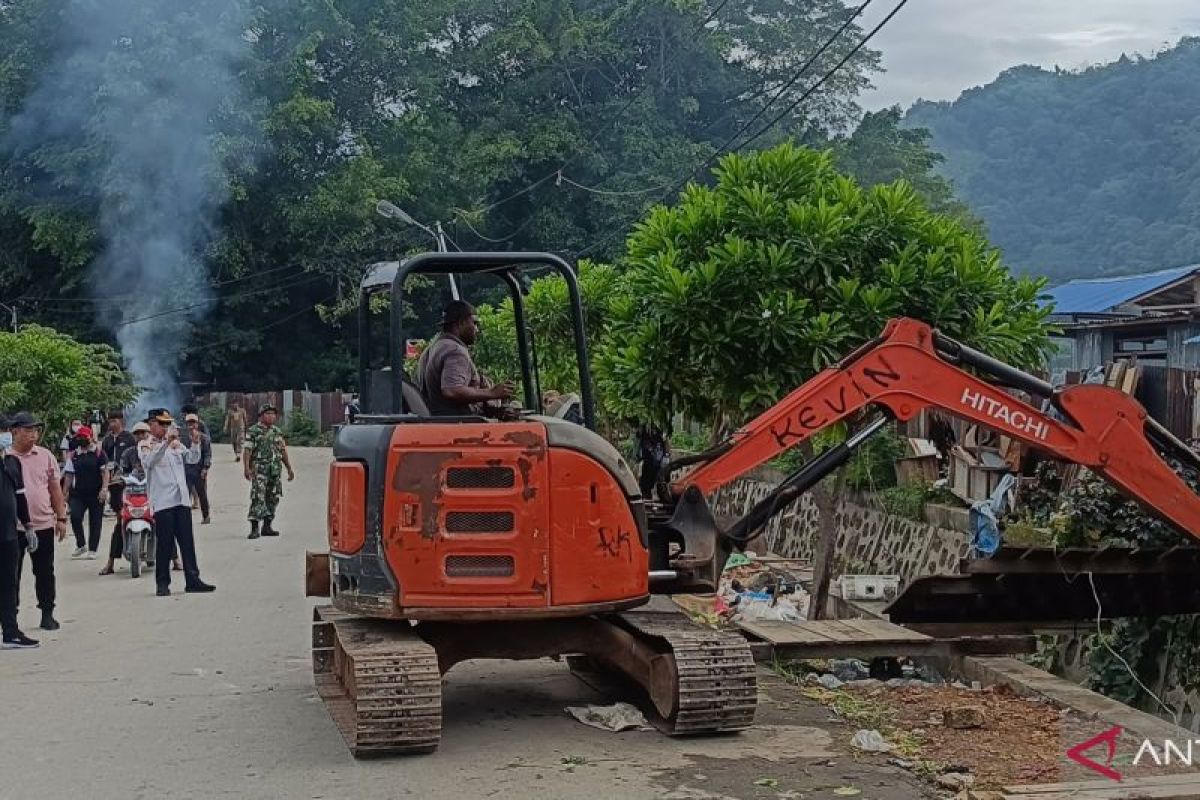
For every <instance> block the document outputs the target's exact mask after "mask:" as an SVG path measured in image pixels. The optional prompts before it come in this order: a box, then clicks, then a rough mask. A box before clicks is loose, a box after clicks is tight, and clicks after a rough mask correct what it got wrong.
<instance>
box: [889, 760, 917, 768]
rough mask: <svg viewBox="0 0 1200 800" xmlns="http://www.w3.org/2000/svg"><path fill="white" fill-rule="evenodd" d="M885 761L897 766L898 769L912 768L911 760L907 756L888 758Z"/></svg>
mask: <svg viewBox="0 0 1200 800" xmlns="http://www.w3.org/2000/svg"><path fill="white" fill-rule="evenodd" d="M887 763H889V764H891V765H892V766H893V767H899V768H900V769H912V768H913V762H911V761H909V760H908V759H907V758H889V759H888V762H887Z"/></svg>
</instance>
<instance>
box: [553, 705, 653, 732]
mask: <svg viewBox="0 0 1200 800" xmlns="http://www.w3.org/2000/svg"><path fill="white" fill-rule="evenodd" d="M567 713H568V714H570V715H571V716H572V717H574V718H575V719H577V720H579V721H580V722H582V723H583V724H584V725H589V726H591V727H593V728H599V729H600V730H602V731H612V732H614V733H616V732H619V731H628V730H635V731H648V730H650V729H651V728H650V725H649V723H647V722H646V717H645V715H643V714H642V712H641V711H639V710H638V709H637V708H636V707H635V706H631V705H630V704H629V703H614V704H613V705H611V706H568V707H567Z"/></svg>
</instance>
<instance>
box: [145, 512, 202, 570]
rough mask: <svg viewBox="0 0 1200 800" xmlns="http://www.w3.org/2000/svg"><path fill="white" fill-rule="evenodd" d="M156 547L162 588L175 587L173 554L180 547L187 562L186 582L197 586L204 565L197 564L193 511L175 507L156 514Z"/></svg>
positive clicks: (156, 567)
mask: <svg viewBox="0 0 1200 800" xmlns="http://www.w3.org/2000/svg"><path fill="white" fill-rule="evenodd" d="M154 530H155V536H156V539H155V547H156V548H157V553H156V555H155V558H154V580H155V582H156V583H158V585H159V586H170V585H171V554H172V553H174V552H175V545H176V544H178V545H179V555H180V556H181V557H182V560H183V582H184V585H186V586H193V585H195V584H196V583H198V582H199V581H200V565H199V564H197V563H196V540H195V538H194V537H193V536H192V509H191V508H189V507H188V506H175V507H174V508H164V509H163V510H162V511H155V512H154Z"/></svg>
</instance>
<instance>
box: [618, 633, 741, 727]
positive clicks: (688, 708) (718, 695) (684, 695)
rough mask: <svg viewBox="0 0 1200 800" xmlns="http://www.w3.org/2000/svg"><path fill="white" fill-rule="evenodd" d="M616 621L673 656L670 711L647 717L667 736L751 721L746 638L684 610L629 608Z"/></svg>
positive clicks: (737, 725) (667, 654)
mask: <svg viewBox="0 0 1200 800" xmlns="http://www.w3.org/2000/svg"><path fill="white" fill-rule="evenodd" d="M617 619H618V620H619V624H620V625H621V626H622V627H624V628H625V629H627V630H629V631H630V632H631V633H634V634H635V635H637V636H638V638H639V639H643V640H646V641H648V642H654V641H657V642H660V643H662V644H665V645H666V647H667V648H669V650H667V651H666V652H665V653H664V654H663V655H664V656H667V657H668V658H670V659H673V660H674V664H675V674H676V675H677V681H678V684H677V689H676V699H675V703H674V709H673V712H672V713H669V714H662V713H659V714H657V715H655V716H656V717H657V719H652V720H651V721H652V722H653V723H654V724H655V726H656V727H657V728H659V730H661V731H663V732H664V733H666V734H669V735H671V736H686V735H689V734H697V733H717V732H722V731H740V730H744V729H746V728H748V727H750V726H751V725H752V724H754V711H755V708H756V706H757V704H758V678H757V674H756V671H755V665H754V657H753V655H752V654H751V652H750V645H749V644H747V642H746V640H745V639H744V638H743V637H741V636H739V635H737V634H733V633H723V632H721V631H714V630H709V629H707V628H702V627H700V626H699V625H696V624H695V623H693V622H692V621H691V620H690V619H688V618H687V617H686V616H684V615H683V614H678V613H669V612H633V613H628V614H621V615H619V616H618V617H617Z"/></svg>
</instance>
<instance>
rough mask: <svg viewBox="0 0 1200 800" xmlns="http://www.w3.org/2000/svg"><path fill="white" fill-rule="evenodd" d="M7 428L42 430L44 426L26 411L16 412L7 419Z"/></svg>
mask: <svg viewBox="0 0 1200 800" xmlns="http://www.w3.org/2000/svg"><path fill="white" fill-rule="evenodd" d="M8 427H10V428H44V427H46V426H45V424H43V423H42V421H41V420H39V419H38V418H37V417H35V416H34V415H33V414H30V413H29V412H28V411H18V412H17V413H15V414H13V415H12V416H11V417H9V418H8Z"/></svg>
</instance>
